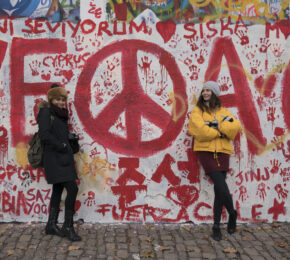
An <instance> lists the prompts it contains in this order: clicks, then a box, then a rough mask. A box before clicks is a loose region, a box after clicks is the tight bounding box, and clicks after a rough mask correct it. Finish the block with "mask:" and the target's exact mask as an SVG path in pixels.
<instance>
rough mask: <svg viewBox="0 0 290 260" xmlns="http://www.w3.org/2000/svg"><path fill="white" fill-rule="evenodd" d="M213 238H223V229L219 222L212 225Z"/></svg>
mask: <svg viewBox="0 0 290 260" xmlns="http://www.w3.org/2000/svg"><path fill="white" fill-rule="evenodd" d="M212 238H213V239H214V240H216V241H220V240H221V239H222V233H221V229H220V226H219V225H218V224H214V225H213V227H212Z"/></svg>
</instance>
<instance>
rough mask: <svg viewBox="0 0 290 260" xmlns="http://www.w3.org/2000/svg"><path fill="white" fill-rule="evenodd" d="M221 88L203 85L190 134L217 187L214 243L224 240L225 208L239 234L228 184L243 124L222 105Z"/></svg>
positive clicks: (231, 230)
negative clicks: (222, 219) (231, 161)
mask: <svg viewBox="0 0 290 260" xmlns="http://www.w3.org/2000/svg"><path fill="white" fill-rule="evenodd" d="M219 94H220V90H219V85H218V84H217V83H216V82H214V81H208V82H206V83H205V84H204V87H203V89H202V91H201V95H200V97H199V99H198V101H197V105H196V107H195V108H194V109H193V111H192V112H191V116H190V121H189V129H188V130H189V133H190V134H191V135H192V136H193V137H194V148H193V150H194V151H196V152H197V155H198V159H199V161H200V163H201V165H202V167H203V168H204V171H205V173H206V174H207V175H208V176H209V177H210V179H211V180H212V181H213V183H214V193H215V198H214V225H213V228H212V230H213V234H212V237H213V239H215V240H217V241H219V240H221V238H222V234H221V231H220V227H219V224H220V220H221V213H222V207H223V206H225V207H226V209H227V211H228V213H229V222H228V226H227V230H228V233H229V234H232V233H234V232H235V231H236V221H237V211H236V210H235V209H234V205H233V200H232V197H231V194H230V192H229V188H228V185H227V183H226V173H227V171H228V170H229V157H230V154H232V152H233V146H232V143H231V141H232V140H234V138H235V136H236V135H237V133H238V132H239V130H240V129H241V124H240V122H239V121H238V120H237V119H236V118H235V117H234V116H233V115H232V114H231V113H230V112H229V111H228V110H227V109H226V108H224V107H222V105H221V100H220V99H219V97H218V96H219Z"/></svg>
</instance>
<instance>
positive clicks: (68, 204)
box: [50, 181, 79, 211]
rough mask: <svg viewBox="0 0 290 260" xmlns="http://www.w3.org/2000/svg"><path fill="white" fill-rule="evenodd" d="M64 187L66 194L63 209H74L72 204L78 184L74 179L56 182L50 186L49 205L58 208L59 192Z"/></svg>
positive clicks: (73, 203)
mask: <svg viewBox="0 0 290 260" xmlns="http://www.w3.org/2000/svg"><path fill="white" fill-rule="evenodd" d="M64 188H65V189H66V192H67V195H66V199H65V209H66V210H70V211H74V206H75V202H76V198H77V194H78V190H79V189H78V186H77V184H76V182H75V181H69V182H62V183H56V184H53V186H52V195H51V199H50V207H51V208H55V209H59V205H60V201H61V194H62V192H63V189H64Z"/></svg>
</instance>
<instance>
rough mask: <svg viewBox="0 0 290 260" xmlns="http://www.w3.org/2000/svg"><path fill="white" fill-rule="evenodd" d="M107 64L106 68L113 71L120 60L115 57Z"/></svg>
mask: <svg viewBox="0 0 290 260" xmlns="http://www.w3.org/2000/svg"><path fill="white" fill-rule="evenodd" d="M106 62H107V68H108V70H110V71H113V70H114V69H115V68H116V67H118V66H119V65H120V60H119V58H117V57H114V58H113V60H112V61H108V60H107V61H106Z"/></svg>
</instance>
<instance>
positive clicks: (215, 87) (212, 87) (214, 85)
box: [203, 81, 220, 97]
mask: <svg viewBox="0 0 290 260" xmlns="http://www.w3.org/2000/svg"><path fill="white" fill-rule="evenodd" d="M203 86H204V87H206V88H209V89H210V90H211V91H212V92H213V93H214V94H215V95H216V96H217V97H218V96H219V95H220V87H219V85H218V84H217V83H216V82H215V81H207V82H205V83H204V85H203Z"/></svg>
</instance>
